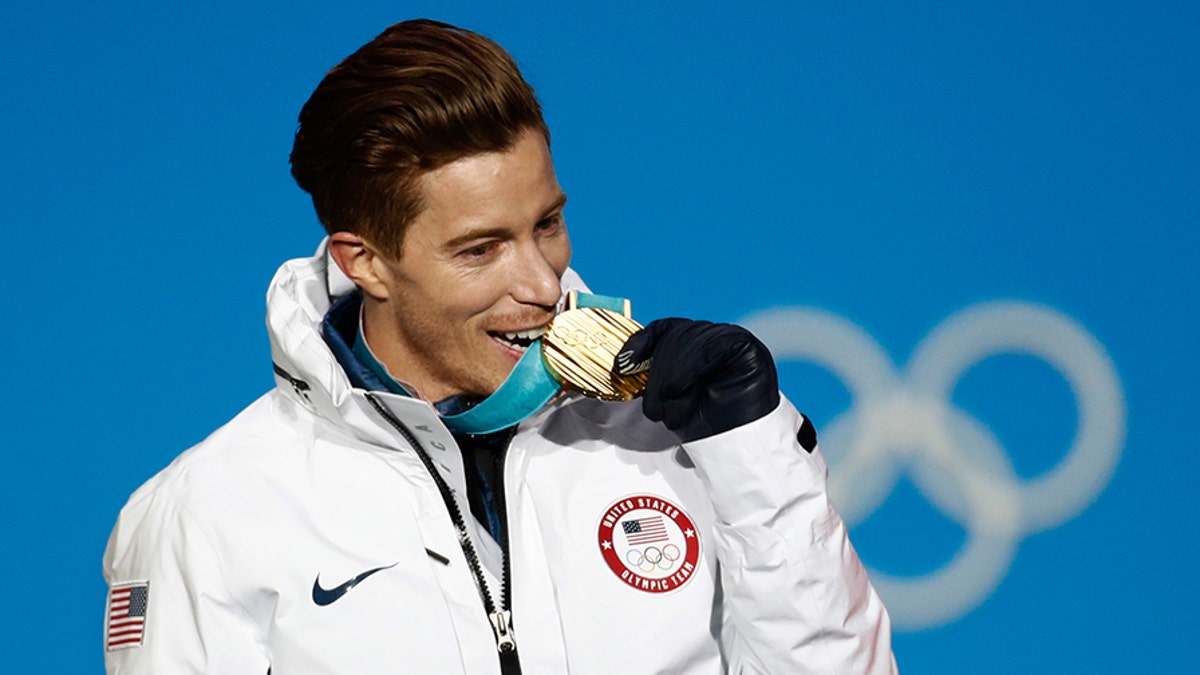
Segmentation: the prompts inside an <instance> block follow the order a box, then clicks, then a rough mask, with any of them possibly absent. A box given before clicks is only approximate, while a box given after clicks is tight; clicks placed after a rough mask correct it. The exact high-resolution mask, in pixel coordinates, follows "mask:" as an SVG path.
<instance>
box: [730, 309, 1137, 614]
mask: <svg viewBox="0 0 1200 675" xmlns="http://www.w3.org/2000/svg"><path fill="white" fill-rule="evenodd" d="M741 323H742V325H744V326H745V327H746V328H748V329H749V330H750V331H751V332H753V333H754V334H755V335H757V336H758V337H759V339H761V340H762V341H763V342H764V343H766V344H767V346H768V347H769V348H770V349H771V352H772V354H773V355H774V356H775V358H776V359H777V360H779V361H808V362H812V363H815V364H817V365H820V366H822V367H824V368H826V369H828V370H829V371H830V372H832V373H833V374H834V375H836V376H838V377H840V378H841V380H842V381H843V383H844V384H845V385H846V388H847V389H848V390H849V392H850V396H851V406H852V407H851V409H850V410H849V411H847V412H845V413H843V414H841V415H839V416H838V417H836V418H835V419H834V420H832V421H831V422H830V424H829V425H828V426H827V428H826V429H825V430H824V431H823V432H822V433H821V452H822V453H823V454H824V455H825V457H826V458H827V459H828V461H829V464H830V472H829V475H830V479H829V491H830V496H831V498H832V499H833V501H834V503H835V504H836V505H837V507H838V509H839V511H840V512H841V514H842V517H843V518H845V520H846V523H847V525H853V524H855V523H858V522H861V521H862V520H863V519H864V518H866V517H867V516H868V515H870V514H871V513H872V512H873V511H875V510H876V509H877V508H879V506H880V505H882V504H883V502H884V501H885V500H886V499H887V497H888V495H889V494H891V492H892V489H893V488H894V487H895V485H896V483H897V481H898V480H899V478H900V477H901V476H902V475H907V477H908V478H909V479H910V480H911V481H912V483H913V484H914V485H915V486H916V487H917V488H918V489H919V490H920V491H921V493H922V494H923V495H924V496H925V498H926V499H928V500H929V502H930V503H931V504H932V505H933V506H934V507H935V508H937V509H938V510H939V511H941V512H942V513H943V514H944V515H945V516H946V517H948V518H950V519H951V520H953V521H954V522H956V523H958V524H959V525H960V526H962V527H963V529H964V530H966V532H967V541H966V543H965V544H964V545H963V547H962V549H961V550H959V551H958V552H957V553H956V554H955V556H954V557H953V559H951V560H950V561H949V562H948V563H947V564H946V565H944V566H943V567H941V568H940V569H937V570H933V571H931V572H928V573H926V574H923V575H921V576H917V577H907V578H905V577H896V576H891V575H887V574H883V573H881V572H879V571H876V570H871V572H870V574H871V579H872V581H873V582H874V584H875V587H876V589H878V591H879V594H880V596H881V597H882V598H883V600H884V603H885V604H886V605H887V607H888V610H889V612H890V613H891V616H892V620H893V623H894V624H895V626H896V627H897V628H902V629H906V630H920V629H924V628H930V627H934V626H939V625H942V624H945V623H949V622H950V621H953V620H955V619H957V618H959V617H961V616H963V615H965V614H966V613H968V612H970V611H971V610H973V609H974V608H976V607H977V606H979V605H980V604H981V603H983V602H984V601H985V600H986V599H987V598H988V597H989V596H990V595H991V594H992V592H993V591H995V589H996V587H997V586H998V585H999V584H1000V581H1001V580H1002V579H1003V578H1004V576H1005V575H1006V574H1007V573H1008V568H1009V565H1010V564H1011V563H1012V559H1013V557H1014V555H1015V554H1016V549H1017V546H1018V544H1019V543H1020V540H1021V539H1022V538H1024V537H1025V536H1027V535H1029V534H1032V533H1035V532H1039V531H1042V530H1047V529H1050V528H1053V527H1057V526H1058V525H1061V524H1062V523H1064V522H1066V521H1067V520H1070V519H1071V518H1074V517H1075V516H1077V515H1079V513H1080V512H1082V511H1083V510H1084V509H1086V508H1087V507H1088V506H1089V505H1090V504H1091V503H1092V501H1094V500H1095V498H1096V497H1097V496H1098V495H1099V494H1100V492H1101V491H1103V490H1104V488H1105V487H1106V486H1107V485H1108V482H1109V481H1110V480H1111V478H1112V475H1113V472H1114V471H1115V470H1116V465H1117V462H1118V460H1119V459H1120V456H1121V449H1122V447H1123V446H1124V442H1125V399H1124V394H1123V391H1122V388H1121V382H1120V379H1119V378H1118V376H1117V372H1116V369H1115V368H1114V367H1113V364H1112V361H1111V360H1110V359H1109V357H1108V355H1107V354H1106V353H1105V350H1104V348H1103V346H1102V345H1101V344H1100V343H1099V342H1098V341H1097V340H1096V339H1095V338H1094V337H1092V335H1091V334H1089V333H1088V332H1087V331H1086V330H1085V329H1084V328H1083V327H1082V326H1080V325H1079V324H1078V323H1076V322H1075V321H1074V320H1072V319H1071V318H1069V317H1067V316H1065V315H1063V314H1061V313H1059V312H1057V311H1055V310H1053V309H1050V308H1048V307H1043V306H1039V305H1033V304H1029V303H1022V302H1004V301H996V302H987V303H981V304H978V305H974V306H972V307H968V308H966V309H964V310H961V311H959V312H957V313H956V314H954V315H952V316H951V317H949V318H948V319H946V320H945V321H943V322H942V323H941V324H940V325H939V326H937V327H936V328H935V329H934V330H933V331H931V332H930V333H929V335H928V336H927V337H926V338H925V339H924V340H923V341H922V342H921V343H920V344H919V345H918V346H917V348H916V349H915V350H914V352H913V355H912V358H911V360H910V361H909V363H908V367H907V370H906V372H904V373H900V372H897V371H896V369H895V368H894V367H893V365H892V363H891V360H890V359H889V358H888V356H887V355H886V353H885V352H884V350H883V349H882V347H880V346H879V344H878V343H877V342H876V341H875V340H874V339H872V338H871V336H870V335H867V334H866V333H865V332H864V331H863V330H862V329H861V328H859V327H858V326H856V325H854V324H853V323H851V322H849V321H847V320H845V319H843V318H841V317H839V316H837V315H834V314H831V313H828V312H825V311H822V310H818V309H811V308H802V307H801V308H776V309H772V310H767V311H764V312H760V313H757V314H754V315H751V316H749V317H747V318H746V319H744V320H743V321H742V322H741ZM1003 353H1017V354H1029V355H1032V356H1036V357H1039V358H1041V359H1043V360H1044V361H1045V362H1046V363H1048V364H1049V365H1050V366H1052V367H1054V368H1055V370H1057V371H1058V373H1059V374H1060V375H1061V376H1062V377H1063V379H1065V380H1066V381H1067V383H1068V384H1069V385H1070V388H1071V392H1072V393H1073V395H1074V396H1075V399H1076V407H1077V409H1078V423H1077V428H1076V432H1075V436H1074V439H1073V440H1072V442H1071V446H1070V448H1069V449H1068V450H1067V452H1066V455H1065V456H1064V457H1063V459H1062V460H1061V461H1060V462H1059V463H1058V465H1056V466H1055V467H1053V468H1051V469H1049V470H1048V471H1046V472H1045V473H1043V474H1042V475H1040V476H1037V477H1035V478H1033V479H1030V480H1022V479H1021V478H1019V477H1018V476H1017V475H1016V473H1015V471H1014V470H1013V467H1012V463H1011V461H1010V460H1009V457H1008V455H1007V454H1006V453H1005V452H1004V449H1003V448H1002V446H1001V445H1000V442H999V441H998V440H997V439H996V437H995V436H994V435H993V434H992V432H991V431H990V430H989V429H988V428H987V427H986V426H984V425H983V424H982V423H981V422H979V420H977V419H975V418H974V417H972V416H971V415H969V414H968V413H966V412H965V411H963V410H961V409H959V408H957V407H956V406H954V405H953V404H952V403H951V402H950V396H951V394H952V393H953V390H954V385H955V384H956V383H957V381H958V379H959V378H960V377H961V376H962V375H963V374H964V373H965V372H966V371H967V370H969V369H970V368H971V367H972V366H974V365H975V364H977V363H979V362H980V361H982V360H983V359H985V358H987V357H989V356H994V355H997V354H1003Z"/></svg>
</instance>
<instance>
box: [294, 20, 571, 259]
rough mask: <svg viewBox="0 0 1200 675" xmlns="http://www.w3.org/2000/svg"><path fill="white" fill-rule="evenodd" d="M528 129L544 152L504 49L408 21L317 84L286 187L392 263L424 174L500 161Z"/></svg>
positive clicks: (539, 126) (540, 125) (327, 222)
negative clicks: (484, 157)
mask: <svg viewBox="0 0 1200 675" xmlns="http://www.w3.org/2000/svg"><path fill="white" fill-rule="evenodd" d="M525 129H535V130H537V131H540V132H541V133H542V134H543V135H545V137H546V141H547V142H549V139H550V132H549V130H548V129H547V128H546V123H545V121H544V120H543V119H542V110H541V106H540V105H539V104H538V101H537V97H536V96H535V95H534V92H533V88H532V87H530V86H529V84H528V83H527V82H526V81H525V80H524V78H522V77H521V72H520V70H519V69H518V68H517V64H516V63H514V62H513V59H512V57H511V56H509V54H508V53H507V52H505V51H504V49H503V48H502V47H501V46H500V45H498V44H496V43H495V42H493V41H492V40H490V39H488V38H486V37H483V36H482V35H479V34H476V33H472V32H470V31H468V30H464V29H462V28H458V27H455V26H451V25H449V24H446V23H441V22H438V21H430V20H428V19H417V20H413V21H404V22H402V23H398V24H396V25H394V26H392V27H390V28H388V29H387V30H385V31H384V32H383V33H382V34H381V35H379V37H377V38H375V39H374V40H372V41H371V42H369V43H367V44H366V45H364V46H363V47H362V48H360V49H359V50H358V51H356V52H354V53H353V54H351V55H350V56H349V57H347V58H346V59H345V60H344V61H342V62H341V63H339V64H338V65H337V66H336V67H334V69H333V70H331V71H329V73H328V74H326V75H325V78H324V79H323V80H321V83H320V84H319V85H318V86H317V89H316V91H314V92H313V94H312V96H311V97H310V98H309V99H308V102H307V103H305V104H304V107H303V108H302V109H301V110H300V126H299V128H297V130H296V140H295V143H294V144H293V146H292V155H291V162H292V176H293V177H294V178H295V179H296V183H298V184H299V185H300V187H301V188H302V189H303V190H304V191H305V192H308V193H309V194H310V195H312V200H313V207H314V208H315V209H316V211H317V217H318V218H320V220H321V224H322V225H324V226H325V229H326V231H328V232H330V233H333V232H343V231H347V232H352V233H354V234H357V235H359V236H362V237H363V238H365V239H366V240H368V241H370V242H371V243H373V244H375V245H376V246H378V247H379V248H380V249H381V251H382V252H383V253H384V254H385V255H388V256H391V257H394V258H399V257H400V250H401V242H402V240H403V237H404V230H405V228H406V227H407V226H408V224H409V223H410V222H412V220H413V219H414V218H416V217H417V215H418V214H419V213H420V212H421V209H422V208H423V204H422V201H421V194H420V190H419V186H418V185H417V179H418V178H419V177H420V176H421V174H423V173H424V172H426V171H430V170H433V169H436V168H438V167H440V166H443V165H445V164H449V163H450V162H453V161H455V160H457V159H461V158H463V157H468V156H471V155H476V154H480V153H485V152H496V151H503V150H506V149H508V148H510V147H512V145H513V144H514V143H515V142H516V140H517V137H518V136H519V135H520V134H521V132H522V131H524V130H525Z"/></svg>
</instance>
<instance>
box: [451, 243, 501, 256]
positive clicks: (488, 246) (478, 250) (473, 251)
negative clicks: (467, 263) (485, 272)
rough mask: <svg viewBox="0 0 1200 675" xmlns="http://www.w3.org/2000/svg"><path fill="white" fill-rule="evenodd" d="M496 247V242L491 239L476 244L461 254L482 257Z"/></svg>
mask: <svg viewBox="0 0 1200 675" xmlns="http://www.w3.org/2000/svg"><path fill="white" fill-rule="evenodd" d="M495 249H496V242H494V241H489V242H486V243H483V244H476V245H475V246H472V247H471V248H468V249H464V250H463V251H462V252H461V254H460V255H464V256H467V257H468V258H480V257H483V256H485V255H487V254H489V253H491V252H492V251H494V250H495Z"/></svg>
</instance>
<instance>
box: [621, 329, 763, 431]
mask: <svg viewBox="0 0 1200 675" xmlns="http://www.w3.org/2000/svg"><path fill="white" fill-rule="evenodd" d="M651 362H653V367H651ZM647 368H649V369H650V375H649V380H648V381H647V382H646V392H645V394H643V395H642V412H643V413H644V414H645V415H646V417H648V418H650V419H652V420H654V421H655V422H662V423H663V424H665V425H666V427H667V428H668V429H670V430H671V431H674V432H675V433H676V434H678V435H679V437H680V438H682V439H683V440H684V441H695V440H699V439H701V438H707V437H708V436H714V435H716V434H719V433H721V432H724V431H729V430H730V429H733V428H735V427H740V426H742V425H743V424H746V423H747V422H753V421H754V420H756V419H758V418H760V417H762V416H763V415H766V414H767V413H769V412H771V411H772V410H774V409H775V408H776V406H778V405H779V379H778V377H777V376H776V374H775V362H774V361H773V360H772V359H771V353H770V352H769V351H767V347H766V345H764V344H763V343H762V342H760V341H759V340H758V338H756V337H754V336H753V335H751V334H750V331H748V330H746V329H745V328H742V327H741V326H735V325H733V324H728V323H709V322H708V321H692V320H690V319H659V320H658V321H652V322H650V324H649V325H647V326H646V327H645V328H643V329H642V330H639V331H638V332H636V333H634V334H633V335H631V336H630V337H629V339H628V340H627V341H626V342H625V345H624V346H623V347H622V348H621V351H620V353H619V354H617V361H616V364H615V365H614V367H613V370H614V371H616V372H617V374H620V375H629V374H632V373H636V372H640V371H642V370H645V369H647Z"/></svg>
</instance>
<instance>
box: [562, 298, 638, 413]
mask: <svg viewBox="0 0 1200 675" xmlns="http://www.w3.org/2000/svg"><path fill="white" fill-rule="evenodd" d="M641 328H642V326H641V324H639V323H638V322H636V321H634V320H633V319H631V318H629V317H627V316H624V315H622V314H618V313H617V312H613V311H610V310H607V309H599V308H595V307H588V308H583V309H570V310H567V311H565V312H563V313H561V314H559V315H558V316H556V317H554V321H552V322H551V323H550V327H549V328H548V329H547V331H546V335H545V336H544V337H543V338H542V355H543V357H544V358H545V361H546V366H547V368H549V369H550V373H551V374H552V375H554V377H555V379H557V380H558V381H559V382H562V383H563V384H564V385H566V386H567V387H569V388H571V389H573V390H574V391H577V392H579V393H581V394H584V395H585V396H591V397H593V398H599V399H604V400H606V401H628V400H630V399H633V398H637V397H638V396H640V395H641V393H642V391H643V390H644V389H645V388H646V378H647V377H648V374H647V373H645V372H642V373H636V374H634V375H617V374H615V373H613V372H612V370H613V362H614V361H615V360H616V358H617V352H618V351H620V349H621V347H622V346H623V345H624V344H625V341H626V340H627V339H629V336H630V335H633V334H634V333H636V332H637V331H639V330H641Z"/></svg>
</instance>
